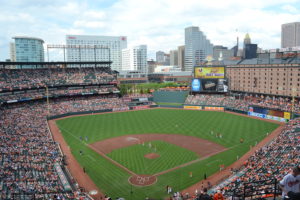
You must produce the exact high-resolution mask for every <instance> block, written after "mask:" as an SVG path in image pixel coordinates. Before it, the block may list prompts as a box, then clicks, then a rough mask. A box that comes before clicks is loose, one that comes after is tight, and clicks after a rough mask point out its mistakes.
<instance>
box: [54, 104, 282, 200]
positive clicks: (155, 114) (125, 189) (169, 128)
mask: <svg viewBox="0 0 300 200" xmlns="http://www.w3.org/2000/svg"><path fill="white" fill-rule="evenodd" d="M57 125H58V127H59V128H60V130H61V132H62V134H63V136H64V138H65V140H66V141H67V143H68V144H69V146H70V148H71V151H72V153H73V154H74V156H75V158H76V159H77V160H78V162H79V163H80V164H81V166H84V167H85V168H86V170H87V173H88V174H89V175H90V177H91V178H92V180H93V181H94V182H95V184H96V185H98V186H99V188H101V189H102V191H103V192H104V193H107V194H109V195H110V196H111V197H112V198H115V197H119V196H122V197H125V198H127V199H144V198H145V197H152V198H157V199H159V198H161V199H162V198H163V197H165V196H166V195H167V194H166V192H165V186H166V185H170V186H172V187H173V189H174V190H175V191H179V190H182V189H184V188H186V187H188V186H191V185H192V184H195V183H197V182H199V181H200V180H201V179H202V178H203V175H204V173H206V174H207V175H208V176H209V175H211V174H213V173H215V172H216V171H218V170H219V165H220V164H225V166H228V165H230V164H231V163H233V162H234V161H235V160H236V158H237V156H239V157H241V156H242V155H243V154H245V153H246V152H247V151H248V150H249V146H250V145H252V146H253V145H255V143H256V142H259V141H260V140H262V139H263V138H264V137H265V136H266V133H270V132H272V131H273V130H274V129H276V128H277V127H278V126H279V125H278V124H274V123H269V122H265V121H261V120H258V119H251V118H247V117H242V116H237V115H232V114H229V113H223V112H205V111H194V110H175V109H174V110H172V109H152V110H142V111H133V112H121V113H110V114H100V115H91V116H82V117H73V118H67V119H63V120H59V121H57ZM211 131H213V132H214V133H221V134H222V135H223V138H222V139H220V138H216V137H215V134H211ZM145 133H161V134H183V135H190V136H195V137H199V138H203V139H207V140H210V141H213V142H216V143H218V144H220V145H223V146H225V147H227V148H229V149H228V150H227V151H225V152H222V153H220V154H217V155H214V156H212V157H210V158H208V159H205V160H201V161H199V162H196V163H194V164H192V165H189V166H186V167H184V168H180V169H177V170H174V171H172V172H169V173H167V174H163V175H161V176H159V177H158V181H157V183H156V184H155V185H151V186H148V187H135V186H131V185H130V184H128V178H129V176H130V175H129V174H128V173H127V172H125V171H124V170H123V169H120V168H118V167H116V166H115V165H113V164H111V163H110V162H109V161H108V160H106V159H104V158H102V157H101V156H99V155H98V154H97V153H96V152H94V151H93V150H91V149H90V148H88V146H87V145H86V143H85V141H81V140H80V139H79V138H80V137H85V136H88V141H87V142H88V143H94V142H96V141H99V140H103V139H107V138H112V137H117V136H121V135H128V134H145ZM240 138H243V139H244V143H242V144H241V143H240ZM132 148H135V147H132ZM79 150H82V151H83V152H84V155H83V156H80V155H79ZM125 151H126V150H125ZM133 151H135V150H134V149H133ZM172 151H173V150H172ZM174 151H177V149H176V150H175V149H174ZM118 154H122V156H121V157H120V159H121V160H130V159H134V158H130V155H128V154H126V153H125V154H123V153H120V152H119V153H117V154H116V155H118ZM171 157H173V156H171ZM116 159H118V158H116ZM155 160H156V159H155ZM122 162H123V161H122ZM135 162H138V163H137V165H141V163H143V162H144V161H143V160H140V161H135ZM123 164H124V165H126V162H124V163H123ZM132 165H133V163H132ZM156 165H159V166H160V165H162V166H163V165H164V161H162V163H157V164H156ZM136 168H138V167H136ZM139 170H143V169H139ZM153 171H155V170H153ZM189 172H193V178H190V177H189ZM131 190H133V193H131V192H130V191H131Z"/></svg>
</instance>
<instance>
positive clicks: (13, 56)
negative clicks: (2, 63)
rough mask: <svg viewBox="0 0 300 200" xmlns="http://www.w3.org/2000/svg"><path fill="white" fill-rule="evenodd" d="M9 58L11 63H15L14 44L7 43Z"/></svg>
mask: <svg viewBox="0 0 300 200" xmlns="http://www.w3.org/2000/svg"><path fill="white" fill-rule="evenodd" d="M9 57H10V61H11V62H16V45H15V43H14V42H10V43H9Z"/></svg>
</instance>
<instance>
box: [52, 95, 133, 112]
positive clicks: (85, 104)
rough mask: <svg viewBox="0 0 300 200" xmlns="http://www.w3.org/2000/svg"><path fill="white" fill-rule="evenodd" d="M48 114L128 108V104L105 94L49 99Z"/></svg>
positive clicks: (115, 96)
mask: <svg viewBox="0 0 300 200" xmlns="http://www.w3.org/2000/svg"><path fill="white" fill-rule="evenodd" d="M49 106H50V115H60V114H64V113H72V112H84V111H95V110H107V109H112V110H113V111H121V110H128V109H129V108H128V105H127V103H125V102H124V101H123V99H122V98H119V97H118V96H117V95H114V94H112V95H106V96H104V97H99V96H90V97H85V96H84V97H77V98H71V97H66V98H59V99H54V100H51V101H50V104H49Z"/></svg>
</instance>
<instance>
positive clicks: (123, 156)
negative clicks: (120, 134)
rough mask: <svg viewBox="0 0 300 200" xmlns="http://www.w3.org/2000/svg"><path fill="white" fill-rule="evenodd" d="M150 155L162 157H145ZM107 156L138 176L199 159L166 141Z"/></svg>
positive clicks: (137, 146) (122, 150)
mask: <svg viewBox="0 0 300 200" xmlns="http://www.w3.org/2000/svg"><path fill="white" fill-rule="evenodd" d="M154 148H155V150H154ZM149 153H156V154H158V155H159V156H160V157H158V158H155V159H148V158H145V157H144V155H146V154H149ZM107 155H108V156H109V157H111V158H112V159H113V160H115V161H117V162H118V163H122V165H123V166H125V167H126V168H128V169H130V170H131V171H133V172H134V173H136V174H150V175H151V174H156V173H158V172H162V171H165V170H167V169H171V168H173V167H176V166H179V165H181V164H184V163H187V162H189V161H192V160H196V159H197V158H199V156H198V155H197V154H196V153H195V152H192V151H190V150H187V149H184V148H182V147H179V146H177V145H174V144H170V143H167V142H164V141H151V148H149V143H145V144H144V146H143V145H141V144H139V145H133V146H129V147H124V148H121V149H115V150H114V151H112V152H111V153H109V154H107Z"/></svg>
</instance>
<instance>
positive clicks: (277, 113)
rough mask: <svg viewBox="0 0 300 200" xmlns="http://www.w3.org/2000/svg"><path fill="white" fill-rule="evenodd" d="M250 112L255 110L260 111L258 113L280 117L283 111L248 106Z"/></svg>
mask: <svg viewBox="0 0 300 200" xmlns="http://www.w3.org/2000/svg"><path fill="white" fill-rule="evenodd" d="M249 111H250V112H255V113H260V114H265V115H270V116H275V117H281V118H284V112H283V111H279V110H271V109H268V108H262V107H255V106H253V107H250V108H249Z"/></svg>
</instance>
